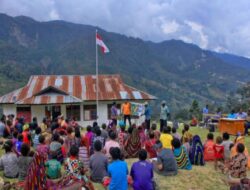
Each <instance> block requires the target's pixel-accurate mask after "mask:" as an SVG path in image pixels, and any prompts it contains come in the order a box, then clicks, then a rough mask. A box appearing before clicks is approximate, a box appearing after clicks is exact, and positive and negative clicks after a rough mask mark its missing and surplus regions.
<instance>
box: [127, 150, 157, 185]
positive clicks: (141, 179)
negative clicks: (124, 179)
mask: <svg viewBox="0 0 250 190" xmlns="http://www.w3.org/2000/svg"><path fill="white" fill-rule="evenodd" d="M146 159H147V151H146V150H144V149H142V150H140V152H139V161H138V162H135V163H133V165H132V167H131V172H130V175H131V177H132V179H133V188H134V189H136V190H154V184H153V178H154V172H153V168H154V167H153V164H152V163H150V162H148V161H146Z"/></svg>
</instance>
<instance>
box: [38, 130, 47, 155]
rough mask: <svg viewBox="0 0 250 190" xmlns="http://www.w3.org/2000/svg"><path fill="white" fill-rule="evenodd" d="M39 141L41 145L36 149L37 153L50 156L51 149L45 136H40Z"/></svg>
mask: <svg viewBox="0 0 250 190" xmlns="http://www.w3.org/2000/svg"><path fill="white" fill-rule="evenodd" d="M37 129H38V128H37ZM38 141H39V144H38V145H37V148H36V150H37V152H39V153H40V154H45V155H48V154H49V147H48V145H47V144H46V143H45V136H44V135H40V136H39V138H38Z"/></svg>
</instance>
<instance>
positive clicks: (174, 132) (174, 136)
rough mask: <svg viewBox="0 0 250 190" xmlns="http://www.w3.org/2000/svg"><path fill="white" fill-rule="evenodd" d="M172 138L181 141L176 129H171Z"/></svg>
mask: <svg viewBox="0 0 250 190" xmlns="http://www.w3.org/2000/svg"><path fill="white" fill-rule="evenodd" d="M172 136H173V138H176V139H179V140H181V135H180V134H179V133H178V132H177V131H176V128H174V127H173V128H172Z"/></svg>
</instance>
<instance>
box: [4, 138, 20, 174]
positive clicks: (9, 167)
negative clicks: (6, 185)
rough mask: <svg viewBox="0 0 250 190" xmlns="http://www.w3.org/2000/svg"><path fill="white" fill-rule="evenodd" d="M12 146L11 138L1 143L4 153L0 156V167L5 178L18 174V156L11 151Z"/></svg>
mask: <svg viewBox="0 0 250 190" xmlns="http://www.w3.org/2000/svg"><path fill="white" fill-rule="evenodd" d="M12 146H13V145H12V141H11V140H8V141H6V142H5V143H4V145H3V148H4V150H5V154H4V155H3V156H2V157H1V158H0V169H1V170H4V172H3V174H4V176H5V177H6V178H16V177H17V176H18V158H17V155H16V154H15V153H13V152H12V151H11V150H12Z"/></svg>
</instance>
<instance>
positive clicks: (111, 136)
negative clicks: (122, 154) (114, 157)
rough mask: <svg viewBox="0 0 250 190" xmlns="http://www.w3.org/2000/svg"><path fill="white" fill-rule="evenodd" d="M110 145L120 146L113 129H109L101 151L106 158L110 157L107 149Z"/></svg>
mask: <svg viewBox="0 0 250 190" xmlns="http://www.w3.org/2000/svg"><path fill="white" fill-rule="evenodd" d="M111 147H118V148H120V145H119V143H118V142H117V141H116V133H115V132H114V131H110V133H109V140H108V141H107V142H106V143H105V146H104V148H103V151H104V153H105V155H106V156H107V157H108V158H110V154H109V150H110V148H111Z"/></svg>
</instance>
